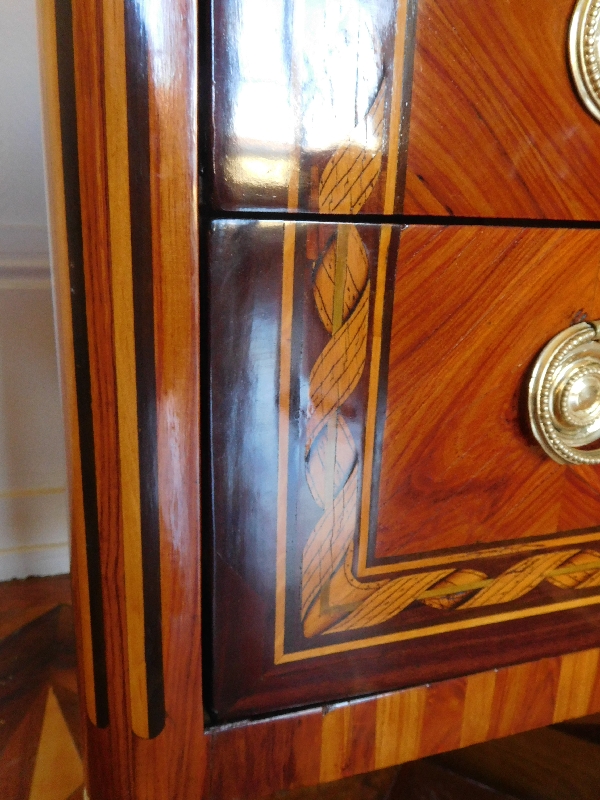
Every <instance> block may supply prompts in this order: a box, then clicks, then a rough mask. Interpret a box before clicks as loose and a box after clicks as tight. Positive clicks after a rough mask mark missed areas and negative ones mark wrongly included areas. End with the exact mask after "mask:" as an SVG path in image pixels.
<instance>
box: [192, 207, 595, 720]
mask: <svg viewBox="0 0 600 800" xmlns="http://www.w3.org/2000/svg"><path fill="white" fill-rule="evenodd" d="M599 247H600V232H598V231H585V230H567V229H561V228H557V229H531V228H525V229H522V228H516V227H491V226H485V227H479V226H444V227H438V226H425V225H412V226H408V227H400V226H392V225H389V226H388V225H386V226H376V225H368V224H357V225H351V224H332V223H294V222H283V221H282V222H278V221H268V222H262V221H261V222H258V221H256V222H254V221H253V222H240V221H219V222H215V223H214V224H213V227H212V231H211V235H210V247H209V251H210V252H209V264H208V291H207V294H206V298H205V300H206V309H205V313H206V314H207V319H208V323H207V324H208V328H209V335H208V336H207V337H206V339H205V342H204V345H205V347H207V348H208V352H206V351H205V353H204V358H205V362H204V363H205V365H206V363H207V362H208V372H207V376H206V377H207V391H208V393H209V395H210V412H209V413H208V414H206V413H205V419H204V422H205V424H206V425H207V435H206V439H207V443H208V444H209V446H210V459H206V458H205V460H204V464H205V469H207V482H209V483H210V486H208V487H206V488H207V490H208V496H210V498H211V504H210V505H211V507H210V515H211V527H210V530H207V529H206V528H205V536H206V537H207V538H209V537H210V539H211V541H210V542H208V541H207V542H205V547H206V552H209V553H210V556H207V557H206V559H207V561H208V564H207V572H208V573H209V574H208V575H207V580H205V589H204V591H205V598H204V603H205V604H207V606H209V607H210V609H211V615H210V616H211V630H210V631H209V636H210V639H211V644H210V658H211V660H212V669H211V670H210V672H211V678H210V683H211V685H210V687H209V693H208V696H209V705H210V707H211V708H212V711H213V712H214V714H215V716H216V718H217V719H218V720H233V719H238V718H242V717H247V716H249V715H259V714H264V713H267V712H272V711H275V710H283V709H288V708H293V707H297V706H301V705H307V704H311V703H317V702H326V701H330V700H336V699H340V698H346V697H353V696H360V695H366V694H369V693H372V692H381V691H385V690H388V689H392V688H401V687H406V686H412V685H417V684H421V683H426V682H430V681H437V680H441V679H444V678H448V677H454V676H461V675H467V674H470V673H473V672H480V671H483V670H487V669H492V668H494V667H500V666H504V665H508V664H515V663H520V662H524V661H530V660H534V659H538V658H541V657H543V656H549V655H558V654H560V653H565V652H570V651H574V650H579V649H583V648H587V647H593V646H597V645H598V643H599V642H600V606H599V604H600V473H599V472H598V469H599V468H598V467H596V466H593V465H586V464H584V465H565V464H559V463H556V462H555V461H553V460H552V459H551V458H550V457H549V456H548V455H546V453H545V452H544V450H543V449H542V447H540V445H539V444H538V443H537V442H536V440H535V438H534V437H533V435H532V433H531V428H530V425H529V421H528V412H527V391H528V383H529V376H530V374H531V371H532V366H533V364H534V361H535V359H536V357H537V356H538V354H539V353H540V351H541V350H542V348H543V347H544V345H545V344H546V342H548V340H550V339H551V338H552V337H553V336H554V335H555V334H557V333H559V332H560V331H562V330H564V329H566V328H568V327H569V326H570V325H573V324H574V323H580V322H581V321H582V320H585V319H589V320H593V319H595V318H596V316H598V315H600V307H599V306H600V304H599V300H598V297H597V286H598V280H597V277H598V257H597V253H598V251H599ZM206 340H208V344H207V341H206ZM208 440H209V441H208ZM209 461H210V465H209V466H208V464H209Z"/></svg>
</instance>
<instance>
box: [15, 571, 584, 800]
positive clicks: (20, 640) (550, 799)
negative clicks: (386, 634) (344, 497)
mask: <svg viewBox="0 0 600 800" xmlns="http://www.w3.org/2000/svg"><path fill="white" fill-rule="evenodd" d="M81 756H82V753H81V737H80V722H79V702H78V696H77V679H76V670H75V641H74V630H73V613H72V607H71V596H70V585H69V577H68V576H59V577H55V578H29V579H27V580H25V581H11V582H8V583H0V800H84V791H83V764H82V758H81ZM598 798H600V715H598V716H596V717H594V718H588V719H585V720H579V721H576V722H571V723H566V724H563V725H557V726H554V727H552V728H544V729H542V730H538V731H531V732H529V733H525V734H520V735H518V736H512V737H509V738H507V739H501V740H498V741H495V742H487V743H485V744H482V745H476V746H474V747H468V748H465V749H464V750H458V751H455V752H454V753H447V754H444V755H442V756H437V757H434V758H429V759H423V760H422V761H415V762H413V763H411V764H405V765H403V766H402V767H398V768H392V769H387V770H381V771H380V772H374V773H371V774H369V775H359V776H357V777H355V778H349V779H346V780H342V781H337V782H336V783H331V784H324V785H323V786H319V787H313V788H309V789H302V790H295V791H292V792H283V793H280V794H278V795H277V796H276V797H274V798H271V800H598ZM190 800H198V799H197V798H190ZM232 800H234V798H232ZM250 800H252V799H250Z"/></svg>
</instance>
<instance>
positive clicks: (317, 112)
mask: <svg viewBox="0 0 600 800" xmlns="http://www.w3.org/2000/svg"><path fill="white" fill-rule="evenodd" d="M213 3H214V17H215V22H214V38H213V43H214V44H213V48H214V70H215V81H216V83H215V87H216V88H215V94H214V104H213V131H214V134H213V140H212V163H213V168H214V175H213V181H212V186H213V191H212V196H211V197H210V203H212V204H213V205H214V206H215V207H217V208H222V209H245V210H253V209H280V210H286V209H290V210H296V209H299V210H307V211H311V212H318V213H321V214H355V213H361V214H393V213H396V214H398V213H405V214H410V215H423V214H425V215H436V216H452V215H455V216H474V217H516V218H548V219H581V220H593V219H597V218H598V217H599V216H600V180H599V178H600V166H599V163H600V159H599V158H598V153H599V152H600V122H599V121H598V120H597V119H595V118H594V117H593V115H592V113H590V112H589V111H588V110H586V109H585V107H584V103H583V101H581V100H580V99H579V98H578V96H577V93H576V89H575V86H574V83H573V81H572V77H571V72H570V68H569V56H568V47H567V41H568V34H569V23H570V19H571V15H572V12H573V0H552V2H550V0H528V2H523V3H518V2H505V0H490V2H485V3H484V2H481V3H473V2H471V1H470V0H380V1H379V2H375V0H353V2H351V3H342V4H338V6H336V8H335V9H333V8H332V7H331V6H330V5H328V4H306V3H304V2H301V1H300V0H298V2H294V3H290V4H282V3H275V2H273V3H269V4H268V5H269V9H268V14H269V25H268V26H267V25H265V24H264V18H263V16H262V15H257V14H256V12H255V9H254V6H253V4H252V3H251V2H250V0H243V2H241V3H239V2H237V0H236V2H234V0H213ZM588 5H590V4H589V3H588ZM591 6H592V7H595V6H598V4H597V3H591ZM234 8H235V13H234ZM238 12H239V13H238ZM590 14H593V9H592V11H591V12H590ZM589 25H592V27H593V30H591V29H590V28H589ZM589 25H588V27H587V28H584V29H583V35H584V36H585V40H584V39H582V40H581V42H582V46H583V43H584V41H585V42H588V45H589V47H591V46H592V45H591V44H589V42H590V41H592V40H593V43H594V47H595V48H597V47H598V32H599V30H600V28H599V26H598V24H597V15H596V17H593V16H590V18H589ZM594 25H595V27H594ZM590 37H591V39H590ZM590 53H591V55H592V56H594V53H593V52H592V51H590ZM595 56H597V57H598V58H600V52H598V53H596V54H595ZM595 56H594V57H595ZM582 58H583V56H582ZM587 63H588V66H589V65H591V66H589V68H590V69H591V70H592V71H593V63H596V62H592V61H589V59H588V62H587ZM593 79H594V74H592V73H590V81H591V83H590V85H591V87H592V90H594V91H596V92H598V91H600V89H599V87H600V79H599V81H598V86H597V87H596V88H595V89H594V86H595V84H593ZM598 97H600V94H598Z"/></svg>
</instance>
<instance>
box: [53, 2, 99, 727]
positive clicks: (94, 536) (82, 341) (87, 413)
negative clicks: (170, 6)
mask: <svg viewBox="0 0 600 800" xmlns="http://www.w3.org/2000/svg"><path fill="white" fill-rule="evenodd" d="M55 14H56V52H57V62H58V92H59V98H60V129H61V132H60V135H61V145H62V164H63V175H64V188H65V208H66V227H67V248H68V255H69V277H70V286H71V316H72V325H73V349H74V357H75V385H76V392H77V417H78V427H79V443H80V459H81V477H82V486H83V512H84V522H85V544H86V553H87V565H88V575H87V580H88V583H89V596H90V624H91V638H92V657H93V665H94V697H95V702H96V719H97V724H98V727H100V728H105V727H107V726H108V724H109V713H108V685H107V672H106V642H105V638H104V610H103V606H102V573H101V564H100V531H99V525H98V497H97V487H96V464H95V448H94V425H93V418H92V387H91V377H90V356H89V346H88V330H87V312H86V305H85V280H84V271H83V233H82V221H81V199H80V193H79V188H80V187H79V151H78V144H77V108H76V101H75V58H74V46H73V17H72V7H71V1H70V0H56V4H55ZM81 578H82V580H84V579H85V578H84V576H81Z"/></svg>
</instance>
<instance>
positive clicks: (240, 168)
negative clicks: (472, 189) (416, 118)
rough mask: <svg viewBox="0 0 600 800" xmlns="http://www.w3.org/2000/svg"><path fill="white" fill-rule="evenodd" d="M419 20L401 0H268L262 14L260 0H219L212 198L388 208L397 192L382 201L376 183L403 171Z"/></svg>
mask: <svg viewBox="0 0 600 800" xmlns="http://www.w3.org/2000/svg"><path fill="white" fill-rule="evenodd" d="M409 5H410V4H409ZM411 18H412V17H411V12H410V10H409V9H408V7H407V4H406V3H405V2H404V1H403V2H400V4H399V5H398V6H397V4H396V2H395V0H348V1H347V2H344V3H338V4H337V5H336V4H332V3H326V2H317V3H305V2H295V3H288V4H285V3H280V2H277V0H265V2H264V3H262V4H261V7H260V13H257V8H256V4H255V3H253V2H252V0H215V2H214V3H213V31H212V42H211V44H212V57H213V84H212V87H211V91H212V101H213V107H212V113H213V118H212V141H211V144H210V152H209V153H208V159H207V160H208V162H209V163H210V164H211V172H212V180H211V179H210V178H209V180H211V183H212V186H211V189H212V191H211V192H210V198H209V202H210V203H212V205H213V206H214V207H216V208H221V209H231V210H260V209H280V210H286V209H288V210H297V209H299V210H303V211H313V212H314V211H317V212H319V213H338V214H339V213H342V214H344V213H345V214H351V213H356V212H357V211H358V210H359V209H357V208H356V205H357V202H360V206H361V209H360V210H361V211H362V213H383V212H384V210H385V213H391V211H393V200H394V191H393V190H392V192H391V195H390V197H388V198H387V199H386V197H385V195H384V194H383V191H382V189H383V186H384V185H385V184H384V181H383V180H382V181H379V182H378V185H377V186H375V185H374V184H375V183H377V177H378V175H379V173H380V172H381V173H382V174H383V177H384V178H385V175H386V173H387V171H388V170H389V171H390V172H391V173H393V175H392V177H394V178H395V175H396V173H397V172H398V150H399V148H401V147H402V146H403V144H402V142H401V136H400V127H401V126H400V122H401V118H402V108H401V102H402V83H403V74H402V73H403V69H404V39H405V32H406V26H407V19H408V25H409V27H410V24H411ZM328 163H329V170H326V171H325V172H324V168H325V167H326V165H327V164H328ZM291 186H295V188H296V196H295V197H294V198H291V197H289V195H288V190H289V188H290V187H291ZM365 201H366V202H365Z"/></svg>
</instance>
